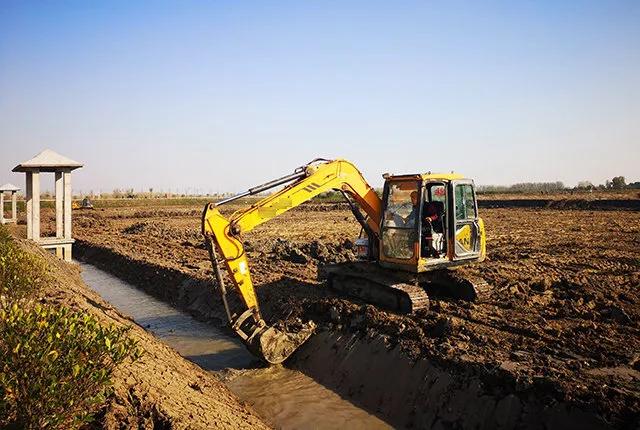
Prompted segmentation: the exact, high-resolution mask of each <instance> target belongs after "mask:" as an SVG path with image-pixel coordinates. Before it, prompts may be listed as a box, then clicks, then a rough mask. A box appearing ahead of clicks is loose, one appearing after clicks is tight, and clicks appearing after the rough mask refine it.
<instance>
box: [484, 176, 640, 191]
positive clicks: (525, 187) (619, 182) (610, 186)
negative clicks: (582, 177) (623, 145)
mask: <svg viewBox="0 0 640 430" xmlns="http://www.w3.org/2000/svg"><path fill="white" fill-rule="evenodd" d="M477 189H478V192H479V193H543V194H546V193H553V192H562V191H594V190H599V191H608V190H610V191H613V190H625V189H635V190H637V189H640V182H638V181H637V182H632V183H630V184H627V182H626V180H625V177H624V176H614V177H613V178H611V179H607V180H606V181H605V183H604V184H599V185H594V184H593V183H592V182H590V181H580V182H578V185H576V186H575V187H566V186H565V185H564V183H562V182H560V181H556V182H523V183H519V184H513V185H479V186H478V187H477Z"/></svg>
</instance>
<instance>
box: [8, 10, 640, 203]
mask: <svg viewBox="0 0 640 430" xmlns="http://www.w3.org/2000/svg"><path fill="white" fill-rule="evenodd" d="M45 147H49V148H51V149H53V150H55V151H58V152H60V153H62V154H63V155H67V156H69V157H71V158H74V159H76V160H78V161H83V162H85V164H86V167H85V168H84V169H82V170H80V171H78V173H77V174H76V175H75V178H76V179H75V183H74V188H75V189H80V190H85V191H88V190H94V191H98V190H100V189H102V190H111V189H112V188H114V187H134V188H136V189H141V188H148V187H154V188H155V189H168V188H170V187H172V188H174V189H175V188H178V189H181V190H183V189H186V188H190V189H191V190H196V189H200V190H202V191H214V192H215V191H238V190H241V189H244V188H246V187H249V186H251V185H254V184H255V183H257V182H261V181H263V180H267V179H271V178H273V177H275V176H280V175H283V174H286V173H289V172H290V171H291V170H292V169H293V168H294V167H295V166H297V165H300V164H303V163H304V162H306V161H308V160H310V159H312V158H314V157H341V158H347V159H350V160H352V161H354V162H355V163H356V165H358V166H359V167H360V168H361V169H362V171H363V173H364V174H365V176H366V177H367V178H368V179H369V180H370V181H371V182H372V183H373V184H375V185H379V184H380V183H381V178H380V175H381V174H382V173H383V172H386V171H390V172H392V173H409V172H417V171H427V170H433V171H450V170H456V171H459V172H461V173H464V174H465V175H467V176H470V177H473V178H475V179H476V182H478V183H481V184H509V183H514V182H521V181H552V180H561V181H564V182H566V183H567V184H571V185H573V184H575V183H576V182H577V181H579V180H583V179H586V180H591V181H594V182H603V181H604V180H605V179H607V178H610V177H612V176H614V175H625V176H626V177H627V179H628V180H640V174H639V173H640V172H639V169H638V166H639V165H640V2H639V1H637V0H636V1H627V2H624V1H593V2H592V1H565V2H557V1H527V2H523V1H516V2H508V1H503V2H478V1H469V2H451V1H447V2H428V1H420V2H387V1H380V2H377V1H323V2H320V1H318V2H314V1H297V2H294V1H291V2H276V1H265V2H244V1H235V0H233V1H215V2H201V1H193V2H191V1H180V2H174V1H171V2H169V1H167V2H142V1H140V2H131V1H122V2H117V1H105V2H102V3H99V2H93V1H90V2H87V1H78V2H69V1H59V2H24V1H16V2H12V1H6V0H4V1H2V2H1V3H0V150H1V152H0V154H1V156H0V182H4V181H12V182H17V183H18V185H21V186H22V185H23V178H22V177H21V176H19V175H16V174H12V173H10V169H11V168H12V167H13V166H14V165H15V164H17V162H19V161H24V160H26V159H28V158H30V157H32V156H33V155H35V154H36V153H37V152H39V151H40V150H42V149H44V148H45Z"/></svg>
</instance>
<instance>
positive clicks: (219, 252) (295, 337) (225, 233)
mask: <svg viewBox="0 0 640 430" xmlns="http://www.w3.org/2000/svg"><path fill="white" fill-rule="evenodd" d="M285 183H287V184H288V185H286V186H285V187H284V188H282V189H281V190H280V191H278V192H276V193H274V194H272V195H270V196H268V197H265V198H264V199H262V200H260V201H258V202H256V203H254V204H253V205H251V206H250V207H249V208H247V209H245V210H241V211H238V212H235V213H234V214H233V215H232V216H231V217H229V218H226V217H225V216H224V215H222V214H221V213H220V211H219V210H218V207H219V206H221V205H223V204H225V203H229V202H230V201H233V200H236V199H239V198H241V197H245V196H248V195H253V194H258V193H260V192H262V191H265V190H267V189H270V188H274V187H276V186H279V185H282V184H285ZM329 190H338V191H341V192H342V193H343V194H344V195H346V196H348V198H350V199H352V200H354V201H355V202H356V203H357V205H358V207H359V208H360V209H362V210H363V211H364V212H365V214H366V215H367V217H366V218H365V217H363V216H362V215H360V216H359V214H360V212H359V211H358V210H357V209H356V208H355V207H354V206H353V202H352V201H351V200H349V203H350V204H351V205H352V209H353V210H354V214H356V218H357V219H358V221H359V222H360V223H361V224H362V226H363V228H364V229H365V230H366V231H367V233H368V234H369V235H370V236H371V235H373V236H374V237H373V238H371V239H373V240H376V241H377V240H379V237H378V235H379V229H380V216H381V206H382V205H381V201H380V198H379V197H378V195H377V194H376V192H375V190H374V189H373V188H372V187H371V186H370V185H369V184H368V183H367V182H366V181H365V179H364V178H363V176H362V174H361V173H360V171H358V169H357V168H356V167H355V166H354V165H353V164H351V163H350V162H348V161H346V160H314V161H312V162H311V163H309V164H307V165H305V166H301V167H299V168H297V169H296V170H295V171H294V173H293V174H291V175H287V176H285V177H283V178H279V179H276V180H274V181H271V182H268V183H266V184H263V185H259V186H257V187H254V188H251V189H250V190H248V191H247V192H244V193H241V194H238V195H236V196H233V197H230V198H228V199H225V200H222V201H219V202H217V203H209V204H207V205H206V206H205V209H204V212H203V215H202V233H203V235H204V236H205V240H206V243H207V248H208V249H209V254H210V257H211V263H212V265H213V270H214V275H215V276H216V280H217V283H218V289H219V290H220V293H221V294H222V300H223V303H224V306H225V311H226V313H227V317H228V319H229V323H230V324H231V327H232V329H233V330H234V331H235V332H236V333H237V334H238V335H239V336H240V337H241V338H242V339H243V341H244V342H245V344H246V345H247V346H248V347H249V349H250V350H251V351H252V352H253V353H254V354H256V355H258V356H260V357H261V358H263V359H264V360H265V361H267V362H269V363H272V364H277V363H281V362H282V361H284V360H285V359H286V358H288V357H289V356H290V355H291V354H292V353H293V352H294V351H295V350H296V349H297V348H298V347H299V346H300V345H301V344H302V343H304V341H306V340H307V339H308V338H309V336H311V334H312V332H313V329H314V325H313V322H309V323H307V325H306V326H305V327H304V328H303V329H302V330H300V331H299V332H298V333H288V332H284V331H280V330H277V329H275V328H273V327H268V326H267V325H266V323H265V321H264V319H263V318H262V315H261V313H260V307H259V303H258V298H257V295H256V291H255V289H254V287H253V282H252V280H251V273H250V271H249V263H248V261H247V255H246V253H245V250H244V246H243V243H242V237H241V235H242V234H243V233H246V232H249V231H251V230H252V229H253V228H255V227H256V226H258V225H260V224H262V223H264V222H266V221H269V220H270V219H272V218H275V217H277V216H278V215H281V214H283V213H284V212H286V211H288V210H289V209H292V208H295V207H297V206H299V205H301V204H302V203H304V202H306V201H309V200H310V199H312V198H313V197H315V196H317V195H319V194H321V193H323V192H326V191H329ZM222 269H224V270H226V272H227V274H228V277H229V279H230V281H231V283H232V285H233V287H234V288H235V290H236V291H237V292H238V294H239V296H240V298H241V302H242V303H241V309H239V310H232V309H231V308H230V303H229V300H228V299H227V290H226V285H225V283H224V279H223V276H222Z"/></svg>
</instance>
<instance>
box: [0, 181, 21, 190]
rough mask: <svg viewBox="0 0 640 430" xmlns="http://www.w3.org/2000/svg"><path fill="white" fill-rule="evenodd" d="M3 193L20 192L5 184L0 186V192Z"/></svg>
mask: <svg viewBox="0 0 640 430" xmlns="http://www.w3.org/2000/svg"><path fill="white" fill-rule="evenodd" d="M5 191H20V188H18V187H16V186H15V185H13V184H10V183H8V182H7V183H6V184H4V185H2V186H0V192H5Z"/></svg>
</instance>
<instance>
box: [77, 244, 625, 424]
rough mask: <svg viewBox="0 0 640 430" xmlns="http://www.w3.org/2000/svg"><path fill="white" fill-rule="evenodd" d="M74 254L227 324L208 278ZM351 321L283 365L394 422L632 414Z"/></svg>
mask: <svg viewBox="0 0 640 430" xmlns="http://www.w3.org/2000/svg"><path fill="white" fill-rule="evenodd" d="M76 255H77V257H78V258H79V259H81V260H82V261H86V262H88V263H91V264H92V265H95V266H96V267H99V268H100V269H102V270H105V271H107V272H109V273H112V274H113V275H115V276H117V277H119V278H121V279H123V280H125V281H127V282H129V283H131V284H134V285H136V286H138V287H140V288H142V289H143V290H144V291H146V292H148V293H149V294H151V295H153V296H155V297H157V298H159V299H161V300H163V301H166V302H168V303H170V304H172V305H173V306H176V307H179V308H181V309H183V310H185V311H187V312H189V313H190V314H192V315H194V316H195V317H197V318H198V319H203V320H207V321H211V322H213V323H214V324H215V325H216V326H218V327H219V328H220V329H222V330H227V332H228V329H226V320H225V317H224V311H223V308H222V305H221V303H220V300H219V298H218V296H217V294H215V292H214V291H213V287H212V285H211V281H209V280H206V279H196V278H193V277H191V276H189V275H187V274H184V273H182V272H180V271H178V270H175V269H168V268H165V267H162V266H159V265H154V264H148V263H146V262H144V261H140V260H135V259H133V258H131V257H128V256H125V255H121V254H119V253H117V252H114V251H113V250H111V249H108V248H103V247H100V246H97V245H92V244H89V243H87V242H84V241H78V242H77V243H76ZM258 293H259V295H260V294H261V292H260V291H258ZM261 299H262V297H261ZM263 303H264V305H263V309H265V308H273V309H277V308H278V306H277V304H274V303H270V302H269V301H268V300H267V301H266V303H265V302H263ZM265 313H268V312H265ZM356 325H357V324H356ZM354 326H355V325H354V324H352V323H348V324H346V325H336V324H321V325H320V330H319V331H318V333H317V334H316V335H315V336H313V337H312V338H311V339H310V340H309V341H308V342H307V344H305V345H304V347H302V348H301V349H300V350H299V351H298V352H297V353H296V354H294V356H293V357H292V358H291V359H290V361H289V362H288V366H289V367H292V368H294V369H297V370H299V371H301V372H303V373H305V374H306V375H308V376H310V377H311V378H313V379H314V380H316V381H317V382H319V383H320V384H322V385H325V386H326V387H328V388H330V389H331V390H333V391H335V392H336V393H338V394H340V395H341V396H343V397H345V398H347V399H349V401H351V402H352V403H354V404H355V405H357V406H359V407H362V408H363V409H365V410H367V411H369V412H371V413H373V414H375V415H377V416H379V417H381V418H383V419H384V420H385V421H387V422H389V423H391V424H392V425H394V426H397V427H412V428H547V429H556V428H558V429H560V428H562V429H572V428H575V429H605V428H635V427H634V426H635V425H636V424H637V416H636V415H632V416H623V417H616V418H617V419H616V420H615V421H611V420H610V421H609V422H607V421H606V420H605V419H604V418H603V416H602V415H600V414H599V413H598V408H597V407H596V405H589V403H588V402H584V401H581V402H577V401H575V400H573V399H571V398H570V396H565V395H563V393H562V392H559V391H558V390H557V389H556V387H554V384H553V383H552V382H551V381H549V380H548V379H547V378H544V377H540V379H539V380H538V381H536V383H535V384H533V385H531V384H529V385H527V384H524V385H523V384H521V383H520V381H519V380H518V378H517V377H515V376H514V373H513V372H512V370H513V369H511V368H510V367H509V366H514V365H515V364H514V363H506V365H504V366H500V367H498V368H488V367H487V366H485V365H482V364H479V363H475V362H474V361H473V360H472V359H469V360H468V361H465V360H459V359H457V360H450V361H449V360H446V359H442V358H441V357H440V358H439V359H428V358H421V359H419V360H414V359H411V358H409V357H408V356H407V355H406V354H405V353H404V352H403V351H402V348H400V347H399V346H396V345H397V342H394V340H393V338H392V337H391V336H388V335H385V334H382V333H380V332H376V330H373V329H367V328H364V329H362V330H355V331H354V330H350V328H353V327H354ZM426 355H427V357H428V354H426Z"/></svg>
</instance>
